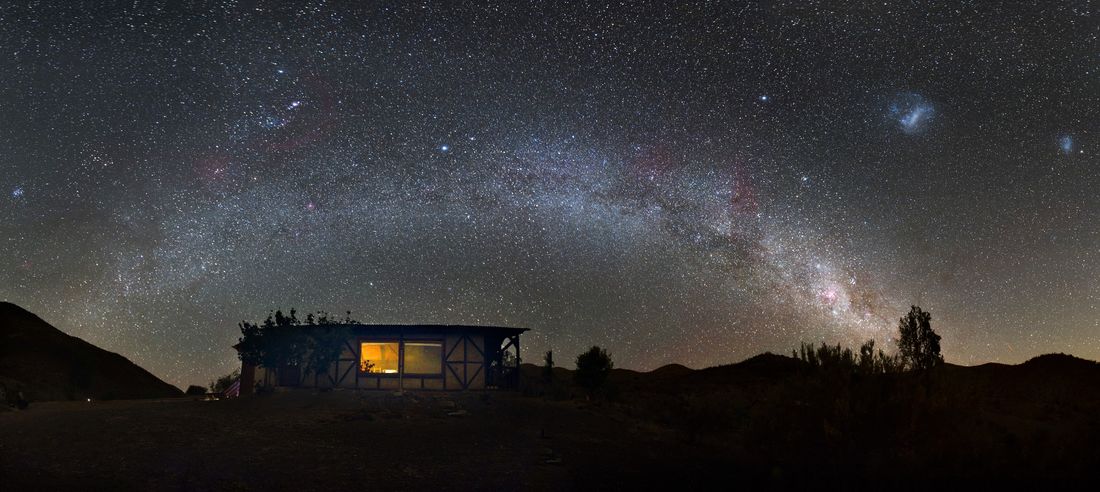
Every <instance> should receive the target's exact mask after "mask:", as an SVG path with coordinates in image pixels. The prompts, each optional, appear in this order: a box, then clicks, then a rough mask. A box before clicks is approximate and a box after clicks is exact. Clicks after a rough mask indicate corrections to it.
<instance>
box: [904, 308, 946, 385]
mask: <svg viewBox="0 0 1100 492" xmlns="http://www.w3.org/2000/svg"><path fill="white" fill-rule="evenodd" d="M898 332H899V337H898V355H899V356H900V357H901V363H902V364H903V365H904V366H905V368H906V369H910V370H919V371H923V370H927V369H931V368H933V367H935V366H936V365H939V364H942V363H943V356H942V355H940V336H939V335H937V334H936V332H935V331H932V315H931V314H929V313H927V312H926V311H922V310H921V308H920V307H918V306H912V307H911V309H910V310H909V314H907V315H905V317H903V318H901V319H900V320H898Z"/></svg>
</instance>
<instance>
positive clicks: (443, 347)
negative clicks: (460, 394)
mask: <svg viewBox="0 0 1100 492" xmlns="http://www.w3.org/2000/svg"><path fill="white" fill-rule="evenodd" d="M408 343H423V344H429V343H430V344H433V345H438V346H439V372H423V373H422V372H406V371H405V344H408ZM446 357H447V341H446V340H444V339H438V338H413V339H405V340H402V341H401V356H400V364H398V371H399V372H400V373H401V374H404V375H405V377H413V378H426V379H442V378H443V376H444V373H445V371H446V370H447V368H446V367H445V361H444V360H443V359H444V358H446Z"/></svg>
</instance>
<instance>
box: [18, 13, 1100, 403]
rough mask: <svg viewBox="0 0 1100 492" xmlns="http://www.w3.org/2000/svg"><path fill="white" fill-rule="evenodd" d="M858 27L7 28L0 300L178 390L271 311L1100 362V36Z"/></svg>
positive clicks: (667, 359)
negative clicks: (906, 335) (922, 332)
mask: <svg viewBox="0 0 1100 492" xmlns="http://www.w3.org/2000/svg"><path fill="white" fill-rule="evenodd" d="M853 3H854V4H855V5H851V6H847V7H839V6H834V5H832V4H833V3H832V2H817V1H801V0H800V1H792V2H785V1H774V2H759V3H756V2H753V3H748V2H733V1H730V2H716V1H684V2H622V3H604V2H584V3H582V2H558V1H534V0H502V1H497V2H438V3H436V2H404V1H402V2H397V1H390V2H355V4H354V5H355V6H354V7H349V6H348V5H347V4H344V3H342V2H308V3H307V2H302V3H296V4H295V5H292V6H290V5H283V4H279V3H275V2H266V1H222V2H214V1H202V2H170V1H159V2H157V1H153V2H132V3H125V4H122V3H119V4H117V5H116V6H106V5H104V4H98V6H96V7H91V6H87V5H81V3H80V2H70V1H57V2H34V3H31V4H29V5H25V6H12V5H10V4H5V5H4V6H0V192H2V194H0V300H7V301H11V302H15V303H17V304H19V305H21V306H23V307H25V308H27V309H29V310H31V311H33V312H35V313H37V314H39V315H41V316H42V317H43V318H44V319H46V320H47V321H49V322H51V323H53V324H54V325H56V326H58V327H59V328H61V329H63V330H65V331H67V332H68V333H70V334H72V335H75V336H79V337H81V338H84V339H86V340H88V341H90V342H92V343H94V344H96V345H99V346H101V347H103V348H106V349H109V350H112V351H117V352H120V353H122V354H123V355H125V356H127V357H129V358H130V359H131V360H133V361H135V362H137V363H138V364H140V365H142V366H143V367H145V368H147V369H149V370H150V371H152V372H153V373H154V374H156V375H158V376H160V377H162V378H164V379H165V380H167V381H169V382H171V383H173V384H176V385H180V386H186V385H187V384H204V383H206V382H207V381H209V380H210V379H211V378H213V377H214V376H216V375H219V374H222V373H225V372H228V371H229V370H231V369H232V368H233V367H234V366H236V365H237V359H236V355H235V353H234V351H233V350H232V349H231V348H230V345H232V344H233V343H235V342H236V340H237V337H238V336H239V331H238V330H237V326H236V325H237V322H239V321H240V320H242V319H248V320H258V319H260V318H262V317H264V316H265V315H266V314H267V313H268V311H270V310H273V309H275V308H279V307H281V308H283V309H287V308H290V307H296V308H298V310H299V311H302V312H305V311H313V310H326V311H330V312H341V313H342V312H344V311H346V310H351V311H352V313H353V317H355V318H357V319H359V320H360V321H363V322H377V323H470V324H496V325H510V326H522V327H528V328H532V330H533V331H532V332H531V333H529V334H528V335H526V336H525V337H524V340H523V342H524V354H523V355H524V356H525V358H526V359H527V360H528V361H532V362H534V361H537V360H538V359H540V358H541V353H542V352H543V351H545V350H547V349H554V350H555V353H556V354H557V359H558V361H559V364H561V365H566V366H570V365H571V363H570V361H571V359H572V356H573V355H574V354H577V353H580V352H581V351H582V350H583V349H585V348H587V347H588V346H590V345H592V344H599V345H601V346H604V347H607V348H608V349H609V351H610V352H611V354H612V357H613V358H614V359H615V361H616V365H617V366H619V367H626V368H633V369H641V370H649V369H654V368H656V367H658V366H660V365H663V364H667V363H671V362H679V363H683V364H686V365H688V366H691V367H703V366H708V365H715V364H721V363H729V362H735V361H739V360H742V359H744V358H746V357H749V356H752V355H755V354H757V353H760V352H763V351H769V350H770V351H778V352H781V353H788V352H789V350H790V349H791V348H794V347H797V345H798V343H799V342H800V341H809V342H821V341H827V342H830V343H837V342H839V343H843V344H849V345H855V344H858V343H859V342H861V341H863V340H866V339H875V340H876V341H877V342H878V344H879V346H884V345H885V346H887V347H891V346H892V342H891V337H892V335H893V334H894V333H895V332H896V326H897V319H898V318H899V317H901V316H902V315H903V314H904V313H905V312H906V311H907V310H908V308H909V306H910V305H911V304H919V305H920V306H922V307H923V308H925V309H926V310H928V311H930V312H931V313H932V316H933V328H934V329H936V331H937V332H938V333H940V334H941V335H942V336H943V350H944V354H945V357H946V359H947V361H949V362H954V363H961V364H976V363H982V362H986V361H999V362H1007V363H1016V362H1020V361H1023V360H1026V359H1028V358H1030V357H1031V356H1034V355H1037V354H1040V353H1047V352H1066V353H1073V354H1075V355H1078V356H1082V357H1087V358H1092V359H1100V283H1098V282H1097V279H1098V278H1100V192H1098V190H1100V134H1098V133H1100V41H1098V34H1100V14H1098V12H1097V10H1100V9H1098V7H1097V6H1096V5H1094V4H1091V3H1090V2H1088V1H1066V2H1057V1H1053V0H1052V1H1049V2H1038V4H1039V5H1037V6H1036V5H1025V2H1006V3H1004V4H997V3H995V2H965V1H963V2H957V1H951V2H923V1H917V2H890V1H886V2H853ZM105 4H113V2H105ZM349 4H350V2H349Z"/></svg>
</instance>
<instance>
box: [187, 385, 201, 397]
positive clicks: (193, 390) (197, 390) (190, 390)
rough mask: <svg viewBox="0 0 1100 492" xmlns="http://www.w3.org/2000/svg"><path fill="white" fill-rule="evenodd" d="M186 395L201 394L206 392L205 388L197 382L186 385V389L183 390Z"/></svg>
mask: <svg viewBox="0 0 1100 492" xmlns="http://www.w3.org/2000/svg"><path fill="white" fill-rule="evenodd" d="M184 393H185V394H186V395H187V396H202V395H205V394H206V388H204V387H202V386H199V385H197V384H192V385H191V386H188V387H187V391H186V392H184Z"/></svg>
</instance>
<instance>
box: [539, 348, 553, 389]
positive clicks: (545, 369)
mask: <svg viewBox="0 0 1100 492" xmlns="http://www.w3.org/2000/svg"><path fill="white" fill-rule="evenodd" d="M542 360H543V361H545V362H546V364H545V365H543V366H542V380H543V381H546V382H547V383H552V382H554V351H553V350H547V351H546V355H544V356H543V358H542Z"/></svg>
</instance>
